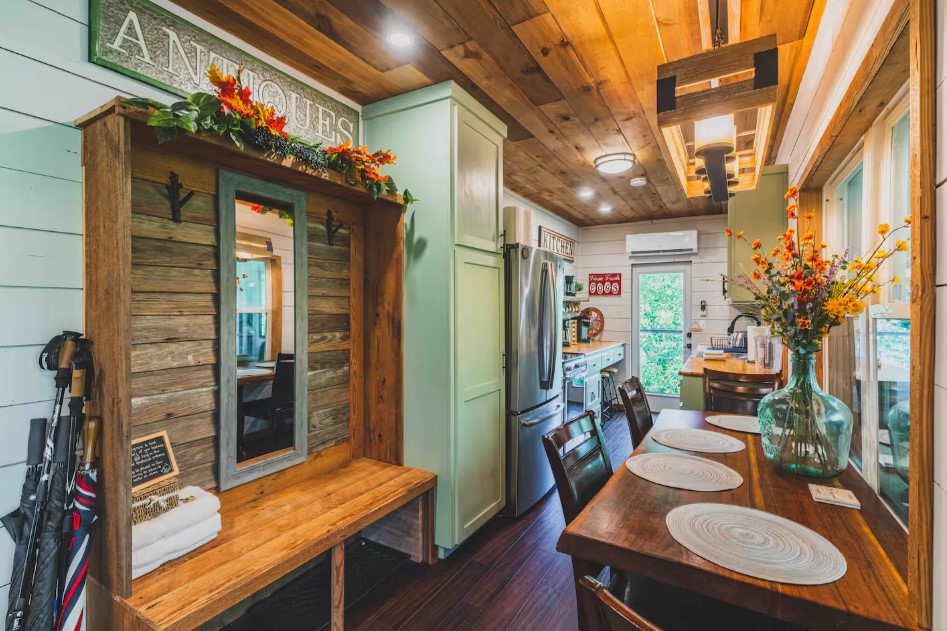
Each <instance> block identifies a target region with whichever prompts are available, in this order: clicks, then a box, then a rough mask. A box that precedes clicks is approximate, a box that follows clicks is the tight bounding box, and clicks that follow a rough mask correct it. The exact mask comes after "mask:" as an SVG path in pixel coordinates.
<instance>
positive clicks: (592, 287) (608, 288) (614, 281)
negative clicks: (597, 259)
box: [589, 273, 621, 296]
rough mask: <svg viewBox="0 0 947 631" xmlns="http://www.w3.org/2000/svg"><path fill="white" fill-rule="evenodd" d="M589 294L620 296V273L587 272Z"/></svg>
mask: <svg viewBox="0 0 947 631" xmlns="http://www.w3.org/2000/svg"><path fill="white" fill-rule="evenodd" d="M589 295H590V296H620V295H621V274H620V273H617V274H589Z"/></svg>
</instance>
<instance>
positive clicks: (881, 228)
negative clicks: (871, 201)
mask: <svg viewBox="0 0 947 631" xmlns="http://www.w3.org/2000/svg"><path fill="white" fill-rule="evenodd" d="M890 231H891V226H889V225H888V224H886V223H880V224H878V234H880V235H882V236H883V235H886V234H888V232H890Z"/></svg>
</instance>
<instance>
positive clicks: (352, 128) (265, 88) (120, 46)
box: [89, 0, 359, 145]
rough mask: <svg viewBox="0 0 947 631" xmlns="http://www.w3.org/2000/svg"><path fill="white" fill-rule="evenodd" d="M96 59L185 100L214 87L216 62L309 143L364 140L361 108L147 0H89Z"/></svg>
mask: <svg viewBox="0 0 947 631" xmlns="http://www.w3.org/2000/svg"><path fill="white" fill-rule="evenodd" d="M89 13H90V16H89V29H90V31H91V33H90V37H89V47H90V50H89V59H90V61H92V62H93V63H96V64H98V65H100V66H105V67H106V68H109V69H110V70H114V71H116V72H120V73H122V74H125V75H128V76H130V77H132V78H134V79H137V80H139V81H143V82H145V83H149V84H151V85H153V86H156V87H158V88H161V89H162V90H167V91H168V92H172V93H174V94H177V95H180V96H183V97H186V96H188V95H190V94H192V93H194V92H209V93H213V92H214V87H213V86H212V85H211V83H210V81H208V79H207V76H206V73H207V69H208V68H210V66H211V64H214V65H216V66H217V67H218V68H220V70H221V72H223V73H224V74H225V75H226V74H232V75H234V76H236V74H237V70H238V69H240V68H241V67H242V68H243V72H242V74H241V77H242V79H243V84H244V85H245V86H247V87H249V88H250V90H251V91H252V92H253V97H254V99H255V100H259V101H263V102H264V103H266V104H267V105H272V106H273V108H274V109H275V110H276V114H277V116H285V117H286V131H287V132H288V133H289V134H290V135H292V136H299V137H300V138H303V139H304V140H308V141H310V142H318V143H322V144H324V145H337V144H339V143H342V142H344V141H346V140H351V141H352V142H353V143H354V144H358V128H359V124H358V112H357V111H356V110H354V109H353V108H351V107H349V106H348V105H344V104H343V103H340V102H338V101H336V100H335V99H332V98H330V97H329V96H327V95H325V94H323V93H322V92H320V91H318V90H316V89H314V88H312V87H310V86H308V85H306V84H305V83H303V82H301V81H298V80H296V79H293V78H292V77H290V76H288V75H286V74H284V73H282V72H280V71H279V70H277V69H276V68H274V67H272V66H270V65H269V64H267V63H264V62H262V61H260V60H259V59H255V58H253V57H250V56H249V55H247V54H246V53H245V52H243V51H241V50H240V49H238V48H237V47H235V46H233V45H231V44H228V43H227V42H225V41H223V40H222V39H220V38H218V37H215V36H213V35H211V34H210V33H208V32H207V31H204V30H202V29H200V28H198V27H196V26H194V25H193V24H191V23H190V22H187V21H186V20H184V19H183V18H181V17H180V16H177V15H174V14H173V13H170V12H169V11H166V10H165V9H163V8H161V7H159V6H157V5H155V4H152V3H151V2H148V0H90V6H89Z"/></svg>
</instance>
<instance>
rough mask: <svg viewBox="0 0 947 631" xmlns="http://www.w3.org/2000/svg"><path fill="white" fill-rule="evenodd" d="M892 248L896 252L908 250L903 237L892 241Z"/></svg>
mask: <svg viewBox="0 0 947 631" xmlns="http://www.w3.org/2000/svg"><path fill="white" fill-rule="evenodd" d="M894 249H895V250H897V251H898V252H907V251H908V242H907V241H905V240H904V239H898V240H897V241H895V242H894Z"/></svg>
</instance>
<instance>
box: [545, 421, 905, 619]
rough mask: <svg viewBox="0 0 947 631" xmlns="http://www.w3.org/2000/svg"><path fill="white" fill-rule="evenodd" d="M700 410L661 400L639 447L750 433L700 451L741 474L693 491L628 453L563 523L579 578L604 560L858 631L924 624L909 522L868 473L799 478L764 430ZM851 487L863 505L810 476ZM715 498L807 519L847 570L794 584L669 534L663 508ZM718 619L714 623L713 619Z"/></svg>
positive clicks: (763, 608)
mask: <svg viewBox="0 0 947 631" xmlns="http://www.w3.org/2000/svg"><path fill="white" fill-rule="evenodd" d="M713 414H716V413H714V412H706V411H700V410H663V411H662V412H661V413H660V415H659V416H658V418H657V420H656V421H655V425H654V427H653V428H652V430H651V432H649V434H648V435H647V436H646V437H645V439H644V440H643V441H642V442H641V444H640V445H639V446H638V447H637V448H636V449H635V451H634V453H633V454H632V457H634V456H636V455H639V454H645V453H668V452H671V453H674V452H677V453H691V452H678V451H677V450H675V449H671V448H668V447H665V446H664V445H661V444H660V443H658V442H656V441H655V440H654V439H653V438H652V437H653V436H654V434H655V433H656V432H660V431H662V430H667V429H703V430H709V431H714V432H720V433H722V434H726V435H728V436H732V437H734V438H736V439H737V440H739V441H741V442H743V443H744V444H745V445H746V448H745V449H743V450H741V451H737V452H735V453H720V454H715V453H699V454H692V455H698V456H700V457H702V458H707V459H710V460H714V461H717V462H720V463H722V464H724V465H726V466H728V467H730V468H732V469H734V470H735V471H737V472H738V473H739V474H740V475H741V476H742V477H743V484H742V485H740V486H739V487H737V488H735V489H731V490H726V491H715V492H705V491H688V490H682V489H677V488H671V487H668V486H663V485H660V484H656V483H654V482H649V481H647V480H645V479H643V478H640V477H638V476H636V475H635V474H633V473H632V472H631V471H630V470H629V469H628V467H626V466H625V463H624V462H613V463H612V466H613V468H614V470H615V471H614V474H613V475H612V476H611V478H610V479H609V481H608V482H607V483H606V484H605V486H604V487H603V488H602V489H601V490H600V491H599V492H598V494H597V495H596V496H595V497H594V498H593V499H592V500H591V501H590V502H589V503H588V505H587V506H586V507H585V508H584V510H583V511H582V512H581V513H580V514H579V515H578V516H577V517H576V518H575V519H574V520H573V521H572V522H571V523H569V524H568V525H567V526H566V528H565V530H564V531H563V532H562V534H561V536H560V538H559V541H558V544H557V549H558V550H559V551H560V552H563V553H565V554H568V555H570V556H571V557H572V559H573V568H574V571H575V573H576V578H579V577H580V575H583V574H586V573H589V574H595V573H597V571H596V570H597V569H599V568H601V567H602V566H609V567H611V568H612V569H613V570H620V571H623V572H627V573H631V574H635V575H639V576H642V577H645V578H647V579H650V580H653V581H657V582H659V583H664V584H668V585H673V586H676V587H678V588H682V589H685V590H688V591H691V592H695V593H698V594H701V595H703V596H706V597H709V598H713V599H717V600H720V601H723V602H727V603H730V604H733V605H737V606H739V607H744V608H746V609H751V610H754V611H757V612H759V613H762V614H765V615H768V616H771V617H773V618H776V619H779V620H782V621H785V622H787V623H791V624H795V625H799V626H801V627H803V628H806V629H858V630H859V631H862V630H865V631H871V630H875V629H878V630H891V629H918V628H919V627H918V626H917V624H916V620H915V616H914V615H913V613H912V609H911V606H910V602H909V596H908V591H907V587H906V582H905V581H906V577H907V566H908V542H907V532H906V530H905V528H904V527H903V526H902V525H901V523H900V522H899V521H898V520H897V519H896V518H895V517H894V516H893V515H892V513H891V512H890V511H889V510H888V509H887V507H885V506H884V504H883V503H882V502H881V500H880V499H879V498H878V496H877V495H876V494H875V492H874V491H873V490H872V489H871V488H870V487H869V486H868V484H867V483H866V482H865V481H864V479H863V478H862V477H861V475H860V474H859V473H858V472H857V471H856V470H854V468H853V466H851V465H850V466H849V467H848V468H847V469H846V470H845V471H844V472H843V473H842V475H841V476H839V477H837V478H833V479H829V480H814V479H811V478H808V479H807V478H800V477H796V476H793V475H789V474H786V473H782V472H780V471H778V470H777V469H776V468H775V467H774V466H773V465H772V464H771V463H770V462H769V461H767V459H766V457H765V455H764V453H763V449H762V445H761V437H760V435H759V434H755V433H745V432H738V431H730V430H726V429H722V428H720V427H717V426H715V425H711V424H710V423H708V422H707V421H706V420H705V419H706V418H707V417H708V416H710V415H713ZM810 483H816V484H822V485H827V486H834V487H840V488H844V489H848V490H850V491H852V492H853V493H854V494H855V496H856V497H857V498H858V500H859V501H860V503H861V508H860V509H853V508H848V507H842V506H835V505H831V504H826V503H818V502H816V501H815V500H813V499H812V495H811V493H810V490H809V484H810ZM702 502H711V503H719V504H728V505H732V506H738V507H748V508H753V509H757V510H760V511H765V512H768V513H772V514H775V515H778V516H781V517H783V518H786V519H789V520H792V521H794V522H797V523H799V524H802V525H803V526H806V527H808V528H810V529H811V530H813V531H815V532H816V533H818V534H820V535H822V536H823V537H825V538H826V539H828V540H829V541H830V542H831V543H832V544H834V546H835V547H836V548H837V549H838V550H839V551H840V552H841V554H842V555H843V556H844V557H845V561H846V563H847V570H846V571H845V574H844V575H843V576H842V578H840V579H838V580H836V581H834V582H831V583H828V584H824V585H793V584H786V583H779V582H774V581H770V580H762V579H758V578H753V577H750V576H747V575H744V574H741V573H738V572H735V571H731V570H729V569H726V568H724V567H722V566H720V565H716V564H715V563H712V562H710V561H708V560H706V559H704V558H702V557H700V556H698V555H696V554H694V553H693V552H691V551H690V550H688V549H687V548H685V547H684V546H682V545H681V544H680V543H678V542H677V541H676V540H675V539H674V538H672V536H671V534H670V532H669V530H668V526H667V524H666V521H665V520H666V517H667V515H668V513H669V512H670V511H671V510H673V509H674V508H677V507H679V506H683V505H686V504H697V503H702ZM708 628H711V627H708Z"/></svg>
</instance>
